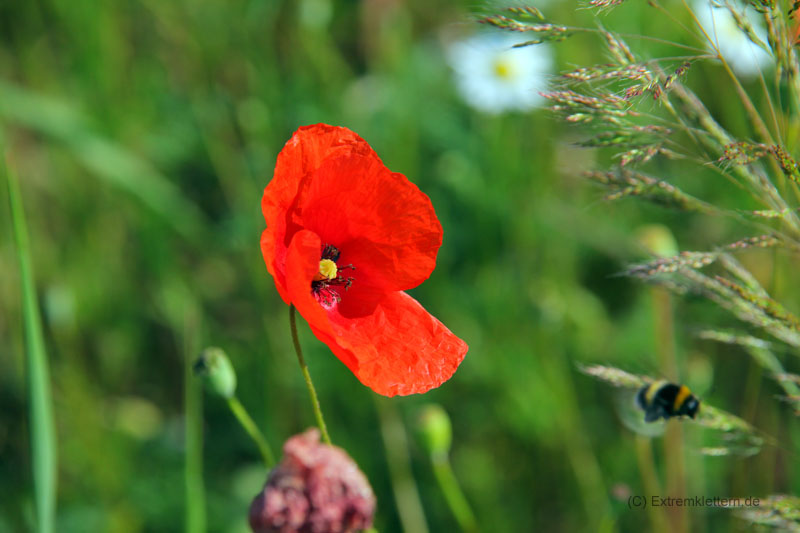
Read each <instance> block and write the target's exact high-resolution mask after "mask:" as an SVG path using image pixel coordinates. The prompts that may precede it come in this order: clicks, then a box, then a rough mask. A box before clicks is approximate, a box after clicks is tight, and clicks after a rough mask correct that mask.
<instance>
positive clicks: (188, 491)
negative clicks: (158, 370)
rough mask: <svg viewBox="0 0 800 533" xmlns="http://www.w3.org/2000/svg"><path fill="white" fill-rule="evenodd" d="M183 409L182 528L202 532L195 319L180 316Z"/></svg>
mask: <svg viewBox="0 0 800 533" xmlns="http://www.w3.org/2000/svg"><path fill="white" fill-rule="evenodd" d="M183 330H184V365H183V367H184V369H183V372H184V374H183V383H184V398H183V400H184V409H185V419H186V422H185V428H184V431H185V435H184V438H185V439H186V453H185V457H184V461H185V463H184V495H185V498H186V503H185V508H184V510H185V513H186V521H185V531H186V533H202V532H204V531H205V530H206V511H205V486H204V484H203V388H202V386H201V384H200V381H199V380H197V379H195V378H194V369H193V366H194V365H193V362H194V361H193V359H194V357H193V354H195V353H196V350H195V349H194V348H195V347H194V346H193V340H194V338H193V334H194V332H195V331H196V320H194V319H193V317H192V318H189V317H188V316H187V317H185V319H184V327H183Z"/></svg>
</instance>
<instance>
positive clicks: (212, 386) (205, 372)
mask: <svg viewBox="0 0 800 533" xmlns="http://www.w3.org/2000/svg"><path fill="white" fill-rule="evenodd" d="M194 373H195V374H196V375H198V376H201V377H202V378H203V382H204V383H205V386H206V389H207V390H208V391H209V392H211V393H213V394H217V395H219V396H221V397H223V398H225V399H229V398H233V395H234V394H236V371H235V370H234V369H233V365H232V364H231V361H230V359H228V356H227V355H225V352H224V351H222V349H221V348H206V349H205V350H203V353H201V354H200V357H198V358H197V361H195V363H194Z"/></svg>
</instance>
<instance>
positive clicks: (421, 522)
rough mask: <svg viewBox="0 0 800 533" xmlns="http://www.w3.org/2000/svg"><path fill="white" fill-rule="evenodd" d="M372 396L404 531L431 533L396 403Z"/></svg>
mask: <svg viewBox="0 0 800 533" xmlns="http://www.w3.org/2000/svg"><path fill="white" fill-rule="evenodd" d="M372 396H373V397H374V398H375V407H376V408H377V410H378V421H379V423H380V426H381V427H380V429H381V436H382V437H383V446H384V448H385V449H386V462H387V463H388V465H389V478H390V481H391V483H392V492H394V500H395V503H396V505H397V514H399V515H400V523H401V525H402V526H403V531H405V532H406V533H428V524H427V522H426V521H425V511H424V510H423V508H422V502H421V500H420V497H419V491H418V490H417V484H416V482H415V481H414V475H413V473H412V472H411V457H410V455H409V453H408V434H407V433H406V429H405V427H404V426H403V422H402V420H400V416H399V415H398V413H397V408H396V407H395V406H394V404H393V403H391V402H390V401H388V400H386V399H384V398H379V397H377V395H372Z"/></svg>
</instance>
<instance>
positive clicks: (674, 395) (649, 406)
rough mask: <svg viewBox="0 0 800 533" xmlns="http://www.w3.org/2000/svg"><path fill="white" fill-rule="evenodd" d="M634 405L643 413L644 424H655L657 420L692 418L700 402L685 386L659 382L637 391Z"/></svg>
mask: <svg viewBox="0 0 800 533" xmlns="http://www.w3.org/2000/svg"><path fill="white" fill-rule="evenodd" d="M636 405H637V406H638V407H639V408H640V409H642V410H643V411H644V421H645V422H655V421H656V420H658V419H659V418H663V419H664V420H668V419H669V418H671V417H673V416H682V415H686V416H689V417H691V418H694V417H695V415H696V414H697V410H698V409H699V408H700V400H698V399H697V398H696V397H695V396H694V395H693V394H692V392H691V391H690V390H689V387H687V386H686V385H676V384H675V383H670V382H668V381H664V380H660V381H654V382H653V383H649V384H647V385H645V386H644V387H642V388H641V389H639V392H638V393H637V394H636Z"/></svg>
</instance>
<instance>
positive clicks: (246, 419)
mask: <svg viewBox="0 0 800 533" xmlns="http://www.w3.org/2000/svg"><path fill="white" fill-rule="evenodd" d="M228 407H230V409H231V412H232V413H233V415H234V416H235V417H236V420H238V421H239V424H241V425H242V428H244V430H245V431H246V432H247V434H248V435H249V436H250V438H251V439H253V441H254V442H255V443H256V446H258V451H259V452H261V458H262V459H263V460H264V466H266V467H267V468H268V469H269V468H272V467H273V466H274V465H275V455H274V454H273V453H272V448H270V446H269V443H268V442H267V439H265V438H264V435H263V434H262V433H261V431H260V430H259V429H258V426H256V423H255V422H254V421H253V418H252V417H251V416H250V415H249V414H248V413H247V409H245V408H244V406H243V405H242V402H240V401H239V399H238V398H237V397H236V396H231V397H230V398H228Z"/></svg>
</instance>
